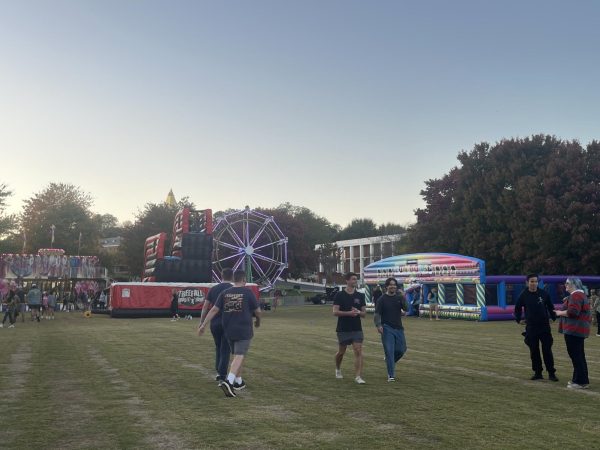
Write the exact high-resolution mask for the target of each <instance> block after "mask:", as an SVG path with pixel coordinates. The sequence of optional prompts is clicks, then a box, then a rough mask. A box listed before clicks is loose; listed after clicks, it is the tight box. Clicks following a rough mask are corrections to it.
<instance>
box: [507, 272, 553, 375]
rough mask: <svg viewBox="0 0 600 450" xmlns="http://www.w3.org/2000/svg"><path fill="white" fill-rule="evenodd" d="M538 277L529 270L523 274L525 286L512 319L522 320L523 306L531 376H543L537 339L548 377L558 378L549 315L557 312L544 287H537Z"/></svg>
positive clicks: (551, 315)
mask: <svg viewBox="0 0 600 450" xmlns="http://www.w3.org/2000/svg"><path fill="white" fill-rule="evenodd" d="M538 280H539V277H538V275H537V274H534V273H532V274H529V275H527V277H526V281H527V287H526V288H525V290H523V292H521V295H519V298H518V299H517V303H516V304H515V320H516V321H517V323H521V324H522V321H521V319H522V310H523V308H524V309H525V324H526V326H525V334H524V336H525V344H527V346H528V347H529V356H530V357H531V368H532V370H533V376H532V377H531V379H532V380H542V379H543V378H544V377H543V375H542V371H543V367H542V358H541V357H540V343H541V344H542V355H543V356H544V364H545V366H546V371H547V372H548V378H549V379H550V380H552V381H558V378H557V377H556V369H555V367H554V355H553V354H552V344H553V342H554V339H553V338H552V330H551V329H550V319H552V321H554V320H556V312H555V311H554V305H553V304H552V300H550V296H549V295H548V293H547V292H546V291H544V290H543V289H539V288H538V284H539V281H538Z"/></svg>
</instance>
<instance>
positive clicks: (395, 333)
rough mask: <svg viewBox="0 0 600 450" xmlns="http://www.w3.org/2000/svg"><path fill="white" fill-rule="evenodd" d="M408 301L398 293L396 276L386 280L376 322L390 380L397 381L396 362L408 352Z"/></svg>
mask: <svg viewBox="0 0 600 450" xmlns="http://www.w3.org/2000/svg"><path fill="white" fill-rule="evenodd" d="M407 310H408V302H407V301H406V298H405V297H404V295H402V294H399V293H398V281H397V280H396V279H395V278H388V279H387V280H385V293H384V294H383V295H382V296H381V297H379V300H377V305H376V306H375V316H374V322H375V327H376V328H377V332H378V333H379V334H380V335H381V343H382V344H383V353H384V354H385V364H386V367H387V373H388V382H393V381H396V377H395V368H396V363H397V362H398V361H399V360H400V358H402V357H403V356H404V354H405V353H406V338H405V337H404V326H403V325H402V316H404V315H406V311H407Z"/></svg>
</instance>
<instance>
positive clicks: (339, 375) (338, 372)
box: [335, 369, 344, 380]
mask: <svg viewBox="0 0 600 450" xmlns="http://www.w3.org/2000/svg"><path fill="white" fill-rule="evenodd" d="M335 377H336V378H337V379H338V380H341V379H342V378H344V376H343V375H342V371H341V370H340V369H335Z"/></svg>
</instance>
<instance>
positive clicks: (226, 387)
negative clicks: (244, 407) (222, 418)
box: [219, 380, 236, 397]
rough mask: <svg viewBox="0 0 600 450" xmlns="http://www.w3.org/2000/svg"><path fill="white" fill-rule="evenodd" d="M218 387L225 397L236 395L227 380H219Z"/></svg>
mask: <svg viewBox="0 0 600 450" xmlns="http://www.w3.org/2000/svg"><path fill="white" fill-rule="evenodd" d="M219 387H220V388H221V389H222V390H223V392H224V393H225V397H235V396H236V395H235V392H233V387H232V386H231V385H230V384H229V382H228V381H227V380H223V381H221V384H220V385H219Z"/></svg>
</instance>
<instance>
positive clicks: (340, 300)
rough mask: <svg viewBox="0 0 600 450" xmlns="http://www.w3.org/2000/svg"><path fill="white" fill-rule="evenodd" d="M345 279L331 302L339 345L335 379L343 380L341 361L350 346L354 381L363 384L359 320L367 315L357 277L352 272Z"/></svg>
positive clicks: (361, 337)
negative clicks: (352, 357)
mask: <svg viewBox="0 0 600 450" xmlns="http://www.w3.org/2000/svg"><path fill="white" fill-rule="evenodd" d="M345 278H346V287H345V288H344V289H342V290H341V291H340V292H338V293H337V294H336V295H335V298H334V300H333V315H334V316H336V317H337V318H338V320H337V327H336V329H335V331H336V333H337V338H338V344H339V346H338V351H337V353H336V354H335V377H336V378H338V379H341V378H343V376H342V368H341V367H342V360H343V359H344V354H345V353H346V348H347V347H348V346H349V345H351V346H352V350H354V375H355V377H354V381H356V382H357V383H358V384H365V380H363V378H362V369H363V354H362V343H363V340H364V335H363V331H362V323H361V320H360V319H361V317H365V315H366V314H367V304H366V302H365V296H364V294H361V293H360V292H358V291H357V290H356V286H357V284H358V276H357V275H356V274H355V273H353V272H348V273H347V274H346V277H345Z"/></svg>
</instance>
